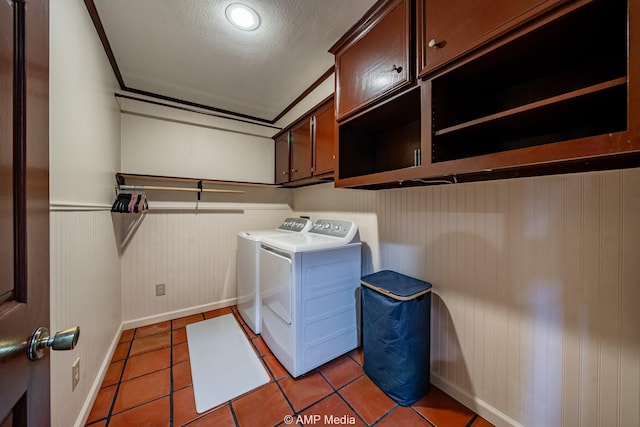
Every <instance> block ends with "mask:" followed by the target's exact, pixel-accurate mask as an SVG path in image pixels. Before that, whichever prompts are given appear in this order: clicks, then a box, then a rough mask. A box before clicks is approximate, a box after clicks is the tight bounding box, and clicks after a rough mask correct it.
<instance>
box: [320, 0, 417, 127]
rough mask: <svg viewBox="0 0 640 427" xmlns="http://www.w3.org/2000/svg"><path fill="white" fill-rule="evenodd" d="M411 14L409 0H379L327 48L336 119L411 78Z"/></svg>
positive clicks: (373, 100)
mask: <svg viewBox="0 0 640 427" xmlns="http://www.w3.org/2000/svg"><path fill="white" fill-rule="evenodd" d="M412 14H413V12H412V1H411V0H393V1H387V2H378V3H376V5H374V7H373V8H372V9H371V10H370V11H369V12H368V13H367V15H365V16H364V17H363V18H362V20H361V21H360V22H359V23H358V24H356V26H355V27H354V29H353V30H352V31H351V32H349V33H347V34H346V35H345V36H344V37H342V38H341V39H340V40H339V41H338V42H337V43H336V44H335V45H334V46H333V47H332V48H331V49H330V50H329V51H330V52H331V53H334V54H335V60H336V112H337V114H336V115H337V119H338V120H341V119H343V118H345V117H347V116H348V115H350V114H352V113H354V112H356V111H358V110H360V109H362V108H363V107H366V106H368V105H371V104H372V103H373V102H375V101H377V100H379V99H381V98H383V97H385V96H386V95H389V94H391V93H393V92H395V91H397V90H398V89H401V88H403V87H405V86H407V85H409V84H411V83H412V82H414V74H415V68H414V66H413V59H412V58H413V55H412V51H413V49H412V48H411V39H412V38H411V33H412V31H413V29H412V26H411V22H412V19H411V17H412Z"/></svg>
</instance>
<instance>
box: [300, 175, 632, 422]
mask: <svg viewBox="0 0 640 427" xmlns="http://www.w3.org/2000/svg"><path fill="white" fill-rule="evenodd" d="M294 207H295V209H296V211H297V212H305V213H307V212H310V213H312V215H313V216H314V217H322V216H329V215H330V212H335V211H337V212H343V213H344V214H345V216H348V215H354V216H358V215H362V214H369V215H374V216H375V217H376V218H377V225H378V229H377V233H378V236H374V235H372V234H371V233H372V231H373V230H371V229H369V228H367V227H363V228H362V230H361V237H362V239H363V241H366V242H367V244H368V246H370V247H371V248H372V253H374V254H375V253H377V252H379V257H380V266H379V267H380V269H393V270H396V271H399V272H402V273H405V274H409V275H412V276H415V277H418V278H421V279H424V280H428V281H430V282H432V283H433V285H434V288H433V289H434V295H433V297H434V298H433V305H432V308H433V310H432V354H431V363H432V381H433V382H434V383H435V384H437V385H438V386H440V387H442V388H443V389H445V390H446V391H447V392H449V393H451V394H452V395H453V396H455V397H457V398H458V399H459V400H461V401H462V402H464V403H465V404H467V405H468V406H470V407H471V408H473V409H474V410H476V411H478V412H479V413H480V414H481V415H483V416H486V417H487V418H488V419H489V420H491V421H493V422H494V423H496V424H498V425H510V424H513V425H525V426H566V427H570V426H578V425H581V426H591V425H593V426H603V427H604V426H638V425H640V410H639V409H638V402H639V401H640V328H639V327H638V325H640V262H639V259H640V221H638V212H640V169H632V170H623V171H610V172H598V173H585V174H574V175H561V176H549V177H538V178H523V179H513V180H505V181H493V182H484V183H469V184H458V185H450V186H437V187H421V188H410V189H396V190H384V191H375V192H369V191H365V190H346V189H334V188H333V186H332V184H324V185H321V186H314V187H306V188H301V189H297V190H295V192H294Z"/></svg>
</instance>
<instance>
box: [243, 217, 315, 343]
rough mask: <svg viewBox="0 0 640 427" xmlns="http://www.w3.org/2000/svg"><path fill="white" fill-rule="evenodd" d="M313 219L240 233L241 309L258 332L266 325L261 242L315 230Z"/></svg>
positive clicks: (287, 220)
mask: <svg viewBox="0 0 640 427" xmlns="http://www.w3.org/2000/svg"><path fill="white" fill-rule="evenodd" d="M311 225H312V223H311V221H310V220H309V219H306V218H286V219H285V220H284V221H283V222H282V224H280V226H279V227H278V228H276V229H271V230H257V231H242V232H240V233H239V234H238V254H237V260H236V280H237V281H236V287H237V289H236V293H237V305H238V312H239V313H240V315H241V316H242V318H243V319H244V321H245V322H246V323H247V326H249V328H251V330H252V331H253V332H255V333H256V334H259V333H260V328H261V325H262V321H261V311H262V303H261V301H260V283H259V281H258V279H259V276H258V272H259V269H260V260H259V254H260V242H261V241H262V239H263V238H264V237H267V236H274V235H284V234H293V233H296V234H297V233H305V232H307V231H308V230H309V229H311Z"/></svg>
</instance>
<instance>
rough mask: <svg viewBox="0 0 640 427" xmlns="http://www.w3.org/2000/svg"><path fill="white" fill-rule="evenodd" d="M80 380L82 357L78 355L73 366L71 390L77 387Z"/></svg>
mask: <svg viewBox="0 0 640 427" xmlns="http://www.w3.org/2000/svg"><path fill="white" fill-rule="evenodd" d="M79 382H80V358H79V357H78V358H77V359H76V361H75V362H73V365H72V366H71V391H73V390H75V389H76V386H77V385H78V383H79Z"/></svg>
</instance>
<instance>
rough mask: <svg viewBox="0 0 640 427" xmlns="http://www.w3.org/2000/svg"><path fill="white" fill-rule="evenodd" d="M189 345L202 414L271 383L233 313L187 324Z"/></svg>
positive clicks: (195, 386)
mask: <svg viewBox="0 0 640 427" xmlns="http://www.w3.org/2000/svg"><path fill="white" fill-rule="evenodd" d="M187 342H188V344H189V360H190V361H191V378H192V380H193V393H194V395H195V400H196V411H197V412H198V413H202V412H205V411H208V410H209V409H211V408H213V407H215V406H218V405H219V404H221V403H224V402H227V401H228V400H231V399H233V398H234V397H237V396H240V395H241V394H243V393H246V392H248V391H250V390H253V389H254V388H256V387H259V386H261V385H262V384H266V383H268V382H269V374H267V371H266V370H265V369H264V366H263V365H262V362H260V359H258V356H256V353H255V351H254V350H253V347H252V346H251V344H250V343H249V340H248V339H247V337H246V336H245V335H244V332H242V329H241V327H240V325H239V324H238V322H237V321H236V319H235V317H234V316H233V314H226V315H224V316H220V317H214V318H213V319H209V320H205V321H203V322H198V323H192V324H190V325H187Z"/></svg>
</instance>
